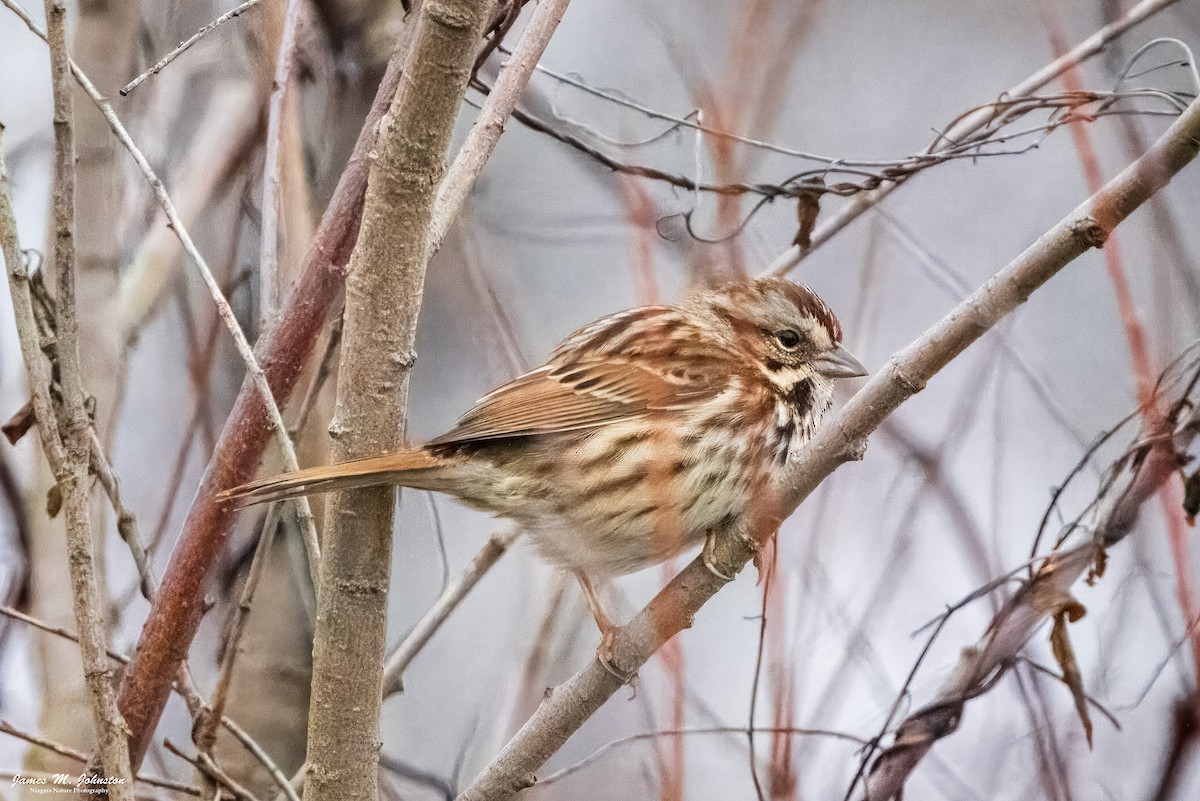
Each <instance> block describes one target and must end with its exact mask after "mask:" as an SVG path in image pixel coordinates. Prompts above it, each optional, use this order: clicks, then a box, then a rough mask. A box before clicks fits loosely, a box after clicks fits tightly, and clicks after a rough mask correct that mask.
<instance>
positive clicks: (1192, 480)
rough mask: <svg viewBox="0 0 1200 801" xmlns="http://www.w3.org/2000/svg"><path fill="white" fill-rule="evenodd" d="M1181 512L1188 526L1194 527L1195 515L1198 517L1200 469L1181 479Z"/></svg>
mask: <svg viewBox="0 0 1200 801" xmlns="http://www.w3.org/2000/svg"><path fill="white" fill-rule="evenodd" d="M1183 512H1184V514H1186V515H1187V520H1188V525H1189V526H1194V525H1196V515H1200V469H1197V470H1196V472H1194V473H1192V474H1191V475H1190V476H1185V477H1184V479H1183Z"/></svg>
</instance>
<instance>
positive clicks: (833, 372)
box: [812, 342, 867, 378]
mask: <svg viewBox="0 0 1200 801" xmlns="http://www.w3.org/2000/svg"><path fill="white" fill-rule="evenodd" d="M812 366H813V369H815V370H816V371H817V372H818V373H820V374H821V375H823V376H825V377H826V378H855V377H856V376H860V375H866V374H867V368H865V367H863V365H862V362H860V361H859V360H858V359H856V358H854V357H853V356H852V355H851V354H850V351H848V350H846V346H845V345H843V344H841V343H840V342H839V343H838V344H837V346H836V347H834V348H833V350H828V351H826V352H825V353H823V354H821V355H820V356H818V357H817V358H815V359H813V361H812Z"/></svg>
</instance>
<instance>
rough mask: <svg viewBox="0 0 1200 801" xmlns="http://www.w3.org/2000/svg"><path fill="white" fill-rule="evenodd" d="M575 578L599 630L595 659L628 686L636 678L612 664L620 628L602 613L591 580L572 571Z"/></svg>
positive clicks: (598, 595) (601, 605)
mask: <svg viewBox="0 0 1200 801" xmlns="http://www.w3.org/2000/svg"><path fill="white" fill-rule="evenodd" d="M574 573H575V578H576V579H578V580H579V588H580V589H581V590H583V598H584V600H585V601H586V602H587V606H588V609H589V610H590V611H591V613H592V617H593V618H595V620H596V626H597V628H599V629H600V647H599V648H597V649H596V659H598V660H599V661H600V664H601V665H602V666H603V667H604V669H605V670H607V671H608V672H609V673H611V674H613V675H614V676H616V677H617V678H618V679H620V680H621V683H622V684H629V683H630V682H632V681H633V679H635V678H636V677H637V674H634V675H633V676H627V675H625V674H624V673H622V672H621V671H619V670H617V667H616V665H614V664H613V642H614V640H616V637H617V629H618V628H620V627H619V626H617V624H616V623H613V622H612V618H610V617H609V616H608V614H607V613H606V612H605V611H604V605H603V604H601V603H600V594H599V593H598V592H596V587H595V586H594V585H593V584H592V580H591V578H589V577H588V574H587V573H584V572H583V571H582V570H576V571H574Z"/></svg>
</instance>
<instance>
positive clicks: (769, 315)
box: [696, 278, 867, 392]
mask: <svg viewBox="0 0 1200 801" xmlns="http://www.w3.org/2000/svg"><path fill="white" fill-rule="evenodd" d="M696 302H698V303H702V304H704V305H705V306H707V307H708V308H709V309H710V310H711V312H712V313H714V314H715V315H716V316H717V317H718V318H719V319H720V320H721V321H723V322H724V323H725V324H727V325H728V326H729V328H730V331H731V333H732V336H733V337H734V339H735V341H736V344H737V346H738V348H739V350H744V351H746V352H748V353H749V354H751V355H752V361H754V362H755V363H756V364H757V366H758V368H759V369H760V370H761V371H762V372H763V373H764V374H765V376H766V378H767V379H768V380H769V381H770V382H771V384H772V385H774V386H775V387H777V388H778V389H780V390H781V391H784V392H786V391H789V390H790V389H791V388H792V387H793V386H794V385H795V384H796V383H797V382H799V381H803V380H805V379H812V378H824V379H834V378H852V377H854V376H861V375H866V374H867V371H866V368H864V367H863V366H862V363H860V362H859V361H858V359H855V358H854V357H853V356H852V355H851V354H850V351H848V350H846V348H845V347H844V346H843V345H842V327H841V325H840V324H839V323H838V319H837V317H836V316H834V314H833V312H832V311H831V310H830V308H829V307H828V306H827V305H825V301H823V300H821V298H820V297H819V296H818V295H817V294H816V293H815V292H813V291H812V290H811V289H809V288H808V287H806V286H804V285H803V284H798V283H795V282H794V281H788V280H787V279H784V278H759V279H757V280H754V281H741V282H737V283H733V284H727V285H726V286H723V287H721V288H719V289H716V290H714V291H712V292H708V293H705V294H704V295H701V296H699V297H698V298H697V301H696Z"/></svg>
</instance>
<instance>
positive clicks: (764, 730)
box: [537, 726, 867, 787]
mask: <svg viewBox="0 0 1200 801" xmlns="http://www.w3.org/2000/svg"><path fill="white" fill-rule="evenodd" d="M696 734H735V735H742V736H745V737H748V738H750V739H751V740H753V739H754V735H756V734H799V735H804V736H811V737H830V738H833V739H836V740H845V741H847V742H851V743H855V744H857V745H867V741H866V740H863V739H862V738H860V737H855V736H854V735H853V734H846V733H844V732H840V731H830V730H828V729H798V728H794V727H790V726H787V727H756V728H753V729H749V728H743V727H741V726H714V727H711V728H704V729H668V730H664V731H649V732H642V733H640V734H631V735H628V736H626V737H622V738H620V739H618V740H613V741H612V742H608V743H605V744H604V745H602V746H600V747H599V748H597V749H596V750H595V751H593V752H592V753H590V754H588V755H587V756H586V757H584V758H583V759H581V760H579V761H578V762H576V763H575V764H573V765H568V766H567V767H565V768H563V769H562V770H558V771H555V772H554V773H551V774H550V775H549V776H545V777H543V778H540V779H538V780H537V786H538V787H543V786H545V785H548V784H554V783H555V782H559V781H562V780H563V779H565V778H567V777H568V776H570V775H572V774H574V773H578V772H579V771H581V770H583V769H584V768H586V767H588V766H589V765H592V764H594V763H596V762H597V761H599V760H600V759H602V758H604V757H605V756H607V755H608V754H609V753H610V752H611V751H613V750H615V749H617V748H620V747H622V746H625V745H629V744H631V743H636V742H641V741H644V740H657V739H659V738H662V737H688V736H691V735H696Z"/></svg>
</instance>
